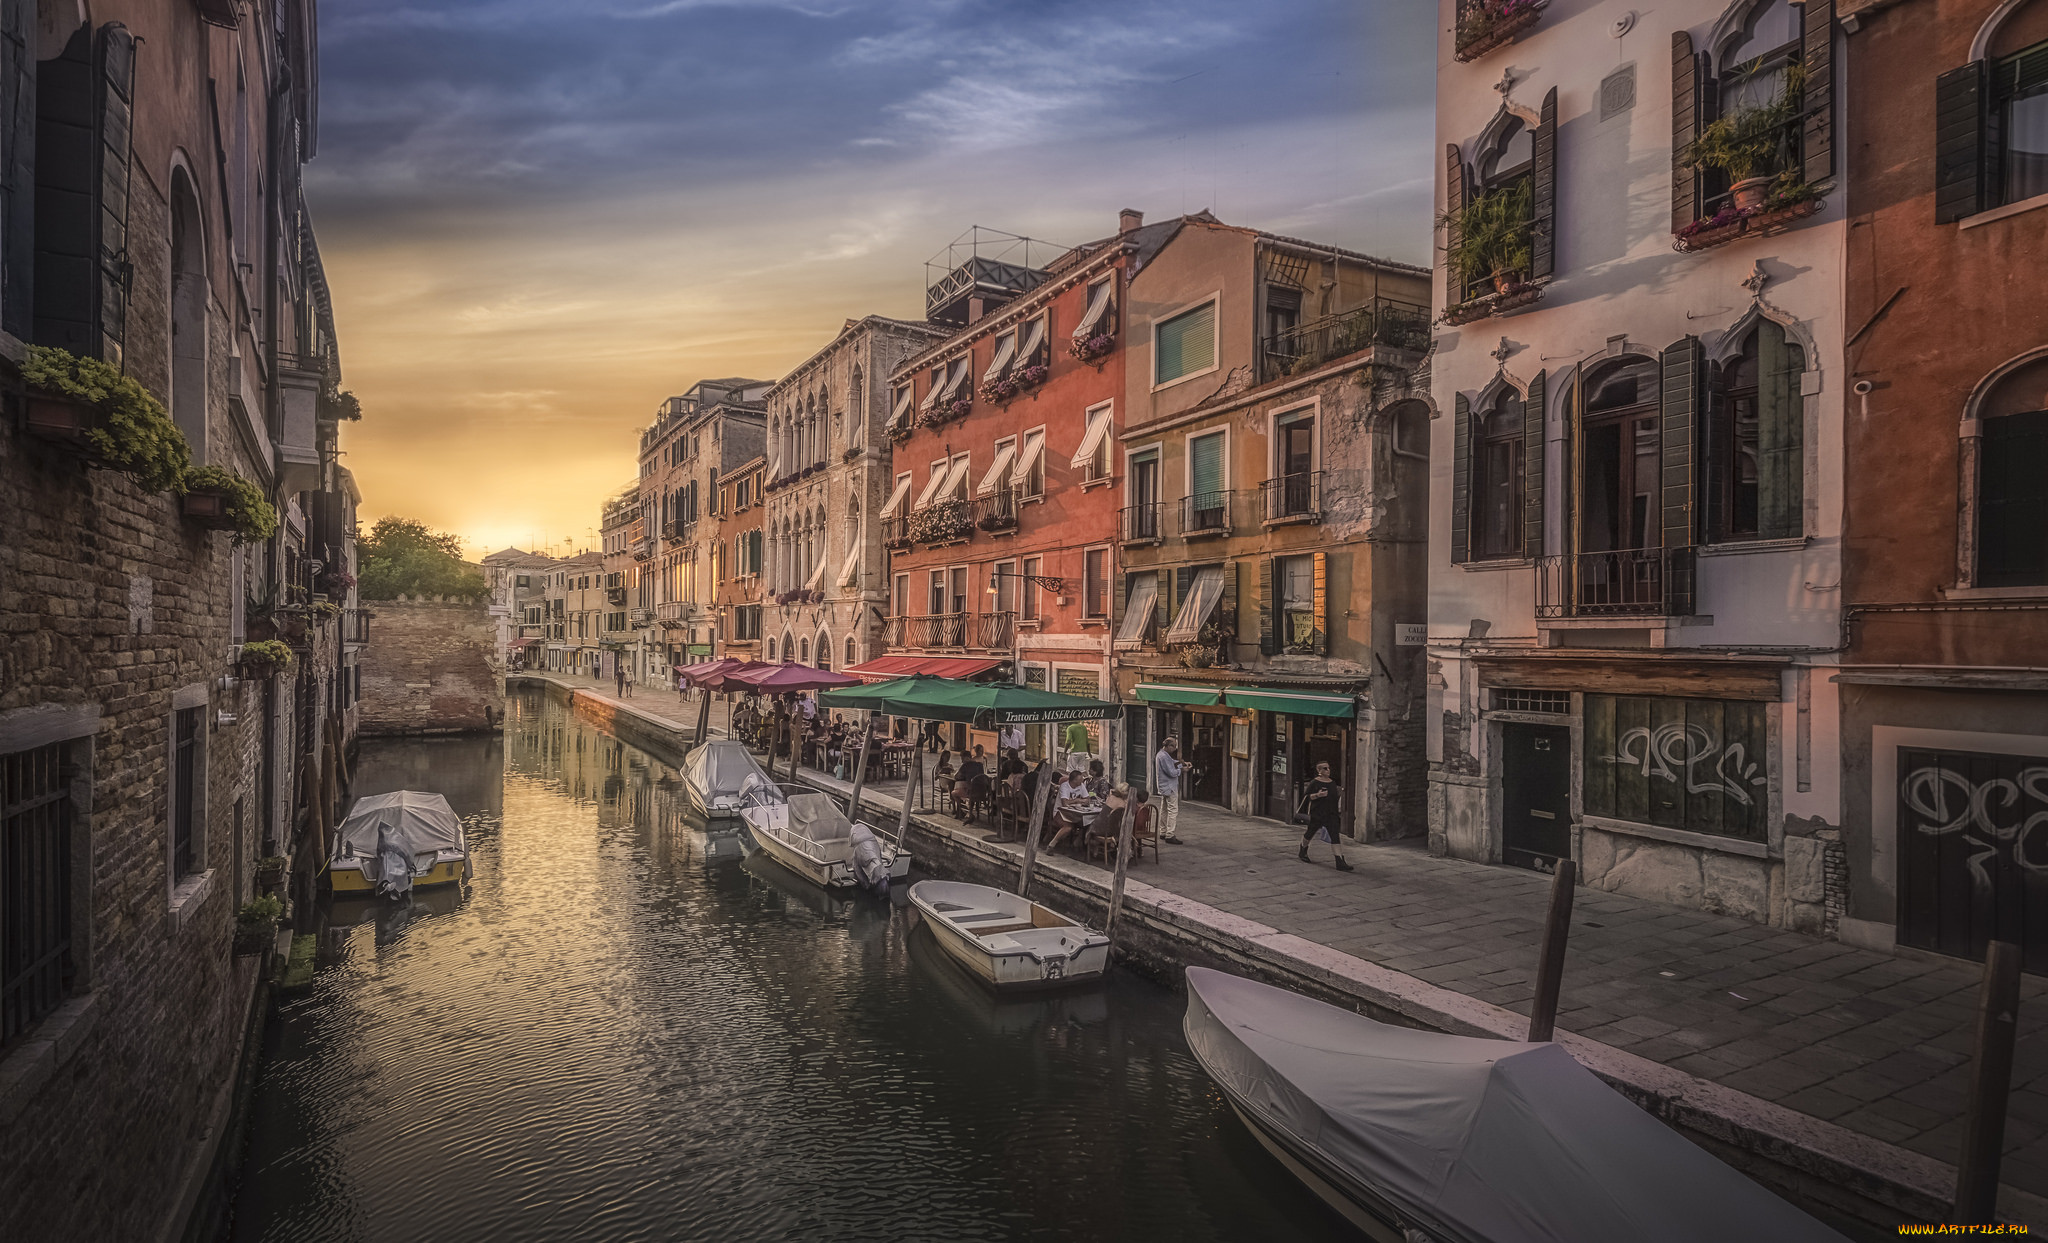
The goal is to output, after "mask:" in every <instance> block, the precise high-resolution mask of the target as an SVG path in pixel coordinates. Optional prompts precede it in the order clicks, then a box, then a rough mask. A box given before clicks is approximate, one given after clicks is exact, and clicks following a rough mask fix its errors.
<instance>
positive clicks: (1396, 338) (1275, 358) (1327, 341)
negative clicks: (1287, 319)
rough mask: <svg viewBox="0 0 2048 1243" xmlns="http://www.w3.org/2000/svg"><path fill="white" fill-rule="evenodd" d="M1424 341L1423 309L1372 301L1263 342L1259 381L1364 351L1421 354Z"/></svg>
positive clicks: (1425, 319)
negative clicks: (1263, 360)
mask: <svg viewBox="0 0 2048 1243" xmlns="http://www.w3.org/2000/svg"><path fill="white" fill-rule="evenodd" d="M1429 338H1430V327H1429V308H1428V307H1426V306H1417V305H1415V304H1413V303H1409V302H1396V301H1394V300H1392V299H1390V298H1377V299H1375V300H1373V301H1372V302H1370V303H1367V304H1366V305H1365V306H1361V307H1354V308H1353V309H1351V310H1349V311H1342V312H1339V313H1338V314H1335V315H1325V316H1323V317H1322V318H1320V319H1312V320H1310V321H1308V322H1307V323H1305V324H1297V325H1296V326H1294V327H1293V328H1290V329H1288V330H1287V331H1286V332H1281V333H1276V334H1274V335H1273V336H1270V337H1267V338H1266V350H1265V353H1266V374H1265V376H1264V379H1265V380H1267V381H1272V380H1277V379H1279V378H1280V377H1281V376H1288V375H1300V374H1302V373H1304V372H1307V371H1311V370H1314V369H1315V368H1317V367H1320V366H1322V365H1323V364H1324V363H1326V362H1329V361H1331V360H1332V359H1336V358H1342V357H1344V356H1345V355H1346V354H1356V353H1357V352H1358V351H1360V350H1365V349H1374V348H1378V347H1386V348H1389V349H1401V350H1416V351H1421V350H1426V349H1428V348H1429Z"/></svg>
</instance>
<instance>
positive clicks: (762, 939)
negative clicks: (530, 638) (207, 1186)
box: [232, 697, 1344, 1243]
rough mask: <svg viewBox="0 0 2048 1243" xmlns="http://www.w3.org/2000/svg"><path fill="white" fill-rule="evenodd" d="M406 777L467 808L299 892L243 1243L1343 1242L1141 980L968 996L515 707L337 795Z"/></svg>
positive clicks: (396, 747) (931, 953) (877, 913)
mask: <svg viewBox="0 0 2048 1243" xmlns="http://www.w3.org/2000/svg"><path fill="white" fill-rule="evenodd" d="M408 785H410V786H414V787H419V788H428V789H437V790H440V791H441V792H443V793H445V794H447V795H448V797H449V799H450V802H451V803H453V804H454V805H455V807H456V809H457V811H458V812H459V813H462V814H464V815H465V816H471V817H475V820H474V821H473V823H474V824H475V826H476V827H475V828H474V829H473V830H472V833H473V837H472V840H473V842H474V843H475V846H476V849H475V879H474V880H473V881H471V882H470V883H469V885H468V886H466V887H465V888H464V889H460V890H457V889H449V890H442V891H439V892H434V891H423V892H421V893H420V894H418V895H416V896H415V898H414V900H413V902H412V904H411V905H410V906H403V907H401V906H397V905H395V904H390V903H382V904H364V903H360V902H356V903H349V904H346V905H343V904H336V905H335V906H334V907H332V908H331V909H330V910H329V911H328V912H327V918H328V923H327V929H328V931H327V932H326V934H325V936H326V939H327V940H328V941H329V942H330V943H331V945H332V948H333V961H332V964H331V965H329V966H326V967H324V968H323V969H322V971H321V972H320V974H319V975H318V976H317V977H316V981H315V986H314V989H313V990H312V992H311V994H310V995H308V996H305V997H303V998H298V999H294V1000H291V1001H289V1002H287V1003H286V1004H285V1005H284V1006H283V1008H282V1011H281V1017H280V1021H279V1022H278V1023H276V1024H274V1025H273V1028H272V1030H271V1032H270V1033H269V1037H268V1053H269V1062H268V1064H267V1066H266V1068H265V1070H264V1073H263V1077H262V1081H261V1083H260V1085H259V1088H258V1091H257V1094H256V1098H255V1100H254V1104H253V1124H252V1125H253V1131H252V1138H251V1150H250V1156H249V1160H248V1164H247V1167H246V1170H245V1182H244V1185H243V1188H242V1190H241V1193H240V1196H239V1199H238V1202H237V1210H236V1217H235V1221H234V1225H233V1229H232V1234H233V1237H235V1238H237V1239H277V1240H301V1239H309V1240H328V1239H333V1240H344V1239H346V1240H354V1239H362V1240H383V1239H391V1238H426V1239H436V1240H440V1239H492V1240H499V1239H508V1240H522V1239H629V1240H630V1239H717V1240H725V1239H877V1238H890V1239H958V1238H993V1239H1041V1238H1042V1239H1054V1238H1058V1239H1110V1238H1114V1239H1117V1240H1119V1243H1129V1241H1130V1240H1134V1239H1152V1238H1173V1239H1240V1238H1261V1239H1265V1238H1323V1237H1344V1235H1343V1234H1342V1231H1341V1227H1340V1226H1339V1224H1338V1223H1336V1222H1335V1221H1334V1220H1333V1219H1332V1218H1331V1217H1330V1216H1329V1215H1328V1214H1327V1213H1326V1211H1325V1210H1323V1209H1322V1208H1321V1206H1320V1205H1318V1204H1315V1203H1313V1202H1312V1200H1311V1199H1310V1197H1308V1196H1307V1194H1306V1193H1305V1192H1304V1191H1303V1190H1302V1189H1301V1188H1300V1187H1299V1186H1298V1185H1297V1184H1295V1183H1294V1182H1293V1181H1292V1180H1291V1179H1290V1178H1289V1177H1288V1176H1287V1175H1286V1174H1285V1173H1284V1171H1281V1170H1280V1169H1279V1168H1278V1167H1277V1166H1276V1165H1274V1164H1273V1162H1272V1161H1271V1160H1270V1158H1268V1157H1266V1156H1265V1154H1264V1153H1263V1152H1261V1151H1260V1150H1259V1149H1258V1148H1257V1147H1256V1145H1255V1144H1254V1143H1253V1141H1252V1140H1251V1139H1250V1138H1249V1137H1248V1136H1246V1135H1245V1134H1244V1132H1243V1130H1242V1128H1240V1127H1238V1126H1237V1125H1236V1123H1235V1122H1234V1121H1232V1120H1230V1119H1229V1118H1228V1115H1227V1112H1226V1111H1225V1109H1224V1107H1223V1105H1222V1104H1221V1102H1220V1100H1219V1099H1218V1098H1217V1096H1216V1094H1215V1092H1214V1091H1213V1089H1212V1088H1211V1087H1210V1085H1209V1083H1208V1081H1207V1080H1206V1078H1205V1077H1204V1076H1203V1075H1202V1073H1201V1071H1200V1069H1199V1068H1198V1067H1196V1066H1195V1064H1194V1062H1193V1061H1192V1059H1191V1058H1190V1057H1189V1056H1188V1054H1187V1051H1186V1048H1185V1045H1184V1043H1183V1041H1182V1039H1181V1035H1180V1030H1179V1014H1180V1004H1179V1002H1178V1000H1177V999H1176V998H1174V997H1173V996H1172V995H1171V994H1169V993H1167V992H1166V991H1164V990H1162V989H1159V988H1157V987H1155V986H1153V985H1151V984H1150V983H1148V982H1145V981H1143V980H1139V979H1135V978H1130V977H1127V976H1124V975H1122V974H1120V973H1112V975H1111V977H1110V978H1109V979H1108V980H1106V981H1105V982H1104V983H1103V985H1102V986H1100V987H1099V988H1096V989H1094V990H1092V991H1087V992H1082V993H1076V994H1068V995H1059V996H1051V997H1043V998H1036V999H1030V1000H1019V1001H1011V1000H997V999H996V998H995V997H993V996H992V995H990V994H988V993H987V992H985V991H983V990H982V989H981V987H980V986H979V985H978V984H976V983H975V982H974V981H973V980H971V979H970V978H968V977H967V976H966V975H965V974H964V973H963V972H961V971H960V970H959V968H958V967H957V966H956V965H954V964H953V963H952V962H951V961H950V960H948V959H947V958H946V957H945V956H944V954H943V953H942V952H941V951H940V950H939V948H938V946H937V945H935V944H933V943H932V942H931V941H930V939H929V937H930V934H929V933H928V932H925V931H922V930H919V929H918V928H917V927H916V925H915V919H914V916H913V914H912V912H910V911H908V910H907V909H903V908H902V906H901V904H900V902H899V903H894V904H892V903H889V902H884V901H881V900H878V899H874V898H870V897H865V896H830V895H827V894H826V893H824V892H823V891H821V890H819V889H817V888H815V887H813V886H811V885H808V884H806V883H805V882H803V881H801V880H799V879H797V878H796V877H795V876H793V875H791V874H789V873H788V872H785V871H783V870H782V869H781V868H780V867H779V866H778V865H776V864H774V863H773V862H772V861H770V860H768V859H766V858H759V857H755V858H744V859H743V858H742V857H741V848H740V840H739V838H738V837H737V836H736V835H735V834H733V833H730V832H711V831H707V830H706V828H705V827H704V826H703V825H702V824H701V823H693V822H692V819H691V816H690V814H689V812H688V803H687V800H686V799H685V798H684V797H683V794H682V791H681V789H680V787H679V786H678V785H677V784H676V774H675V771H674V769H673V768H672V767H671V766H669V765H667V764H665V763H664V762H662V761H661V760H659V759H657V758H655V757H652V756H649V755H647V754H646V753H644V752H641V751H638V750H636V749H634V748H631V747H627V746H624V745H622V744H620V743H619V742H617V741H616V740H614V739H611V738H609V737H607V736H605V735H604V734H603V733H601V732H599V731H597V730H595V729H592V728H590V727H589V726H588V725H586V724H585V723H583V722H581V721H579V720H578V719H577V718H575V717H574V716H573V715H571V714H569V713H568V712H566V710H564V709H563V708H562V707H561V706H560V705H558V704H553V703H549V702H547V701H546V700H544V699H541V698H539V697H525V698H519V699H516V700H515V701H514V702H513V704H512V705H511V712H510V716H509V718H508V722H507V729H506V733H505V736H504V742H503V745H502V748H500V747H499V746H498V744H497V743H495V742H487V741H476V740H468V741H445V740H436V741H418V742H404V743H394V744H385V745H380V746H377V747H374V748H369V749H367V750H366V753H365V755H364V756H363V758H362V762H361V764H360V766H359V771H358V774H357V789H358V791H359V792H363V793H370V792H375V791H377V790H380V789H392V788H400V787H403V786H408ZM365 907H367V908H368V909H359V908H365Z"/></svg>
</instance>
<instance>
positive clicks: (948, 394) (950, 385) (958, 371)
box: [939, 358, 968, 402]
mask: <svg viewBox="0 0 2048 1243" xmlns="http://www.w3.org/2000/svg"><path fill="white" fill-rule="evenodd" d="M967 363H968V360H967V359H965V358H956V359H954V360H953V366H952V368H951V369H950V370H949V371H948V373H947V375H946V384H945V387H943V388H941V389H940V390H939V400H940V401H942V402H946V401H951V400H953V399H954V398H955V397H958V396H959V395H960V390H961V389H962V388H964V387H966V385H967Z"/></svg>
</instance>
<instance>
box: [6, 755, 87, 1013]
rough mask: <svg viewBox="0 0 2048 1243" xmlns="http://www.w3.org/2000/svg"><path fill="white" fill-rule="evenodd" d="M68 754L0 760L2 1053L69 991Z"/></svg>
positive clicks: (69, 828)
mask: <svg viewBox="0 0 2048 1243" xmlns="http://www.w3.org/2000/svg"><path fill="white" fill-rule="evenodd" d="M69 760H70V756H69V753H68V746H67V744H64V743H53V744H51V745H49V746H46V747H37V748H36V749H34V750H32V751H20V752H16V753H15V754H13V755H0V1045H6V1044H8V1043H11V1042H12V1041H13V1040H14V1039H15V1038H16V1037H18V1036H20V1035H21V1034H22V1033H24V1032H26V1031H27V1030H28V1029H29V1028H31V1027H33V1026H34V1025H35V1024H36V1022H37V1021H39V1020H40V1019H42V1017H43V1016H44V1015H46V1014H48V1013H49V1012H50V1011H52V1010H54V1009H56V1008H57V1006H58V1005H59V1004H60V1003H61V1002H62V1001H63V1000H64V996H65V994H66V993H68V992H69V991H70V988H71V801H70V794H71V791H70V788H69V784H68V774H67V771H66V770H67V767H68V764H69Z"/></svg>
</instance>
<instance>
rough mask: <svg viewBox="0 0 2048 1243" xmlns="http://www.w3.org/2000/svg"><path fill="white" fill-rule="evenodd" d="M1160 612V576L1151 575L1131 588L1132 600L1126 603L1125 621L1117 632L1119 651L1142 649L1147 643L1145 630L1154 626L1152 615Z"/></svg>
mask: <svg viewBox="0 0 2048 1243" xmlns="http://www.w3.org/2000/svg"><path fill="white" fill-rule="evenodd" d="M1158 611H1159V576H1158V575H1157V574H1150V575H1147V576H1145V577H1144V578H1141V579H1139V580H1138V581H1137V584H1136V585H1135V586H1133V587H1132V588H1131V594H1130V598H1129V599H1127V600H1125V601H1124V620H1123V624H1122V625H1121V626H1118V627H1117V631H1116V646H1117V649H1118V650H1119V651H1122V650H1126V649H1129V648H1134V647H1140V646H1143V645H1144V642H1145V628H1146V627H1147V626H1150V625H1151V624H1152V614H1154V613H1156V612H1158Z"/></svg>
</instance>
